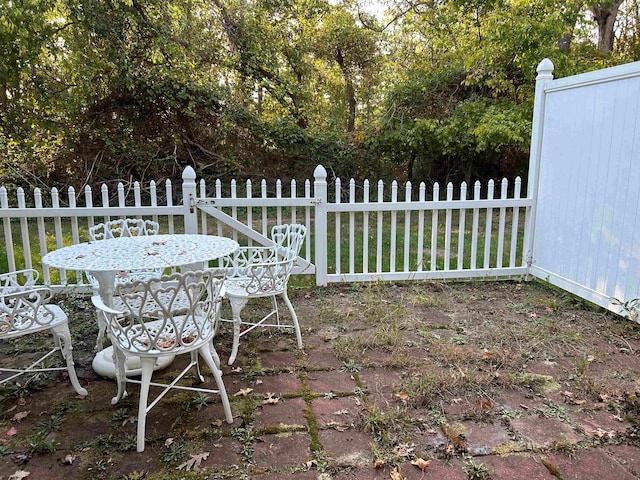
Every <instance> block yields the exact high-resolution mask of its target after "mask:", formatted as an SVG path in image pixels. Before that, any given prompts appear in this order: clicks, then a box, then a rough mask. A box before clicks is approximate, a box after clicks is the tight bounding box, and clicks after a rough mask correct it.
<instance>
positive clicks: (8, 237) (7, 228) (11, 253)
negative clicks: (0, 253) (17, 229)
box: [0, 187, 16, 272]
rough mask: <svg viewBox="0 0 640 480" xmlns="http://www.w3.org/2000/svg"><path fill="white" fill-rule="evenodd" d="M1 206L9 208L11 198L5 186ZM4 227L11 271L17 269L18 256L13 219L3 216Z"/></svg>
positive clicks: (0, 193) (2, 189)
mask: <svg viewBox="0 0 640 480" xmlns="http://www.w3.org/2000/svg"><path fill="white" fill-rule="evenodd" d="M0 207H2V208H3V209H7V208H9V198H8V194H7V189H6V188H5V187H0ZM2 227H3V229H4V239H5V244H6V246H7V263H8V264H9V271H10V272H13V271H14V270H16V257H15V251H14V249H13V232H12V231H11V219H10V218H7V217H5V218H3V219H2Z"/></svg>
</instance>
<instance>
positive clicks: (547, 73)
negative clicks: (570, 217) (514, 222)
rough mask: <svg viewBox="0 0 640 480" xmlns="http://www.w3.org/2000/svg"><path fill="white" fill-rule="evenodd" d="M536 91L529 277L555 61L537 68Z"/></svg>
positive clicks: (525, 251)
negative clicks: (548, 90)
mask: <svg viewBox="0 0 640 480" xmlns="http://www.w3.org/2000/svg"><path fill="white" fill-rule="evenodd" d="M536 71H537V72H538V76H537V77H536V92H535V97H534V104H533V126H532V129H531V148H530V152H529V174H528V176H527V198H529V199H531V207H530V209H529V211H528V212H527V216H526V220H525V230H524V246H523V258H522V259H523V263H524V266H526V267H527V279H529V272H530V270H531V266H532V265H533V261H534V258H533V241H534V237H535V225H536V209H537V204H538V178H539V176H540V160H541V157H542V138H543V135H544V111H545V103H546V92H545V86H546V83H547V82H548V81H550V80H553V62H551V60H549V59H548V58H545V59H544V60H542V61H541V62H540V63H539V64H538V68H537V69H536Z"/></svg>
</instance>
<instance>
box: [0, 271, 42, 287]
mask: <svg viewBox="0 0 640 480" xmlns="http://www.w3.org/2000/svg"><path fill="white" fill-rule="evenodd" d="M39 276H40V275H39V273H38V271H37V270H34V269H32V268H27V269H24V270H16V271H14V272H8V273H0V291H2V290H3V289H5V288H11V287H28V286H31V285H34V284H35V283H36V282H37V281H38V278H39ZM20 277H22V278H23V279H24V280H25V281H24V283H21V282H20Z"/></svg>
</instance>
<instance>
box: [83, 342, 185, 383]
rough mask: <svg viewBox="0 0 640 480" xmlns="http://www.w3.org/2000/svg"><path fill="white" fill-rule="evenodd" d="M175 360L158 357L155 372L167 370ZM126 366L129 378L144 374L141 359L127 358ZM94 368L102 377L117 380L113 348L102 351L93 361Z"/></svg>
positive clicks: (172, 357) (171, 357)
mask: <svg viewBox="0 0 640 480" xmlns="http://www.w3.org/2000/svg"><path fill="white" fill-rule="evenodd" d="M174 358H175V355H174V356H170V357H158V359H157V360H156V365H155V367H154V369H153V370H154V371H157V370H162V369H163V368H167V367H168V366H169V365H171V362H173V359H174ZM124 365H125V366H124V368H125V370H126V372H127V373H126V374H127V376H128V377H136V376H139V375H141V374H142V370H141V368H140V359H139V358H138V357H127V360H126V362H125V364H124ZM92 366H93V370H94V371H95V372H96V373H97V374H98V375H100V376H101V377H105V378H113V379H115V378H116V367H115V365H114V364H113V346H111V347H107V348H105V349H104V350H100V351H99V352H98V353H97V354H96V356H95V358H94V359H93V363H92Z"/></svg>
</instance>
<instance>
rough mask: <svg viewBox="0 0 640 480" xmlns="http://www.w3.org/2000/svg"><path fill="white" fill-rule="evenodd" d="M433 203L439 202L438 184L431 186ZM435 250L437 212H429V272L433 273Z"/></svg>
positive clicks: (435, 264)
mask: <svg viewBox="0 0 640 480" xmlns="http://www.w3.org/2000/svg"><path fill="white" fill-rule="evenodd" d="M433 201H434V202H439V201H440V185H438V182H436V183H434V184H433ZM437 248H438V210H433V211H432V212H431V271H435V269H436V266H437V263H436V262H437V259H436V257H437Z"/></svg>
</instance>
